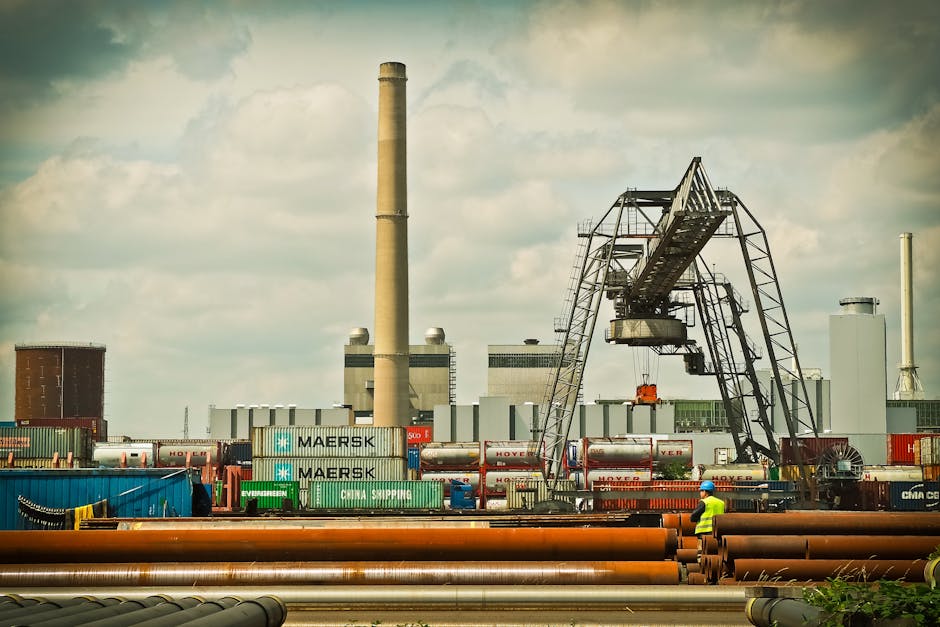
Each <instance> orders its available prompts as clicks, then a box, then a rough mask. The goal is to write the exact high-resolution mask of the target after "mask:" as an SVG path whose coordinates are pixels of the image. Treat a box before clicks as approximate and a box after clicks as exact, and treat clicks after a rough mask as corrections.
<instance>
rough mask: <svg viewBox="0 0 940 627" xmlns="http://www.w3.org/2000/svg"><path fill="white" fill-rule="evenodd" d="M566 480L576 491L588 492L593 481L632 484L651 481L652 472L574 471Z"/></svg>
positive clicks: (611, 469)
mask: <svg viewBox="0 0 940 627" xmlns="http://www.w3.org/2000/svg"><path fill="white" fill-rule="evenodd" d="M568 478H569V479H571V480H573V481H574V483H575V486H577V489H578V490H590V489H592V488H593V487H594V482H595V481H600V482H617V483H632V482H636V481H652V480H653V472H652V471H651V470H650V469H649V468H595V469H593V470H588V471H587V477H586V478H585V472H584V471H583V470H575V471H573V472H571V473H569V475H568Z"/></svg>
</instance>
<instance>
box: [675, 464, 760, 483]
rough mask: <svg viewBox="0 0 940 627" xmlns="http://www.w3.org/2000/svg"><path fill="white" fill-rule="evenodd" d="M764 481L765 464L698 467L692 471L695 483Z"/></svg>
mask: <svg viewBox="0 0 940 627" xmlns="http://www.w3.org/2000/svg"><path fill="white" fill-rule="evenodd" d="M705 479H710V480H711V481H764V480H766V479H767V467H766V466H764V465H763V464H716V465H714V466H706V465H702V464H700V465H698V466H695V467H694V468H693V469H692V480H693V481H704V480H705Z"/></svg>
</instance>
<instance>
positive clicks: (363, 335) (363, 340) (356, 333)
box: [349, 327, 369, 346]
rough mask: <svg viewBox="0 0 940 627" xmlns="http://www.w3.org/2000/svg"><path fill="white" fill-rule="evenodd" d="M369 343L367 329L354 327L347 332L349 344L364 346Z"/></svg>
mask: <svg viewBox="0 0 940 627" xmlns="http://www.w3.org/2000/svg"><path fill="white" fill-rule="evenodd" d="M368 343H369V329H367V328H365V327H356V328H354V329H352V330H351V331H350V332H349V345H350V346H364V345H366V344H368Z"/></svg>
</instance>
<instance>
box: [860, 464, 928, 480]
mask: <svg viewBox="0 0 940 627" xmlns="http://www.w3.org/2000/svg"><path fill="white" fill-rule="evenodd" d="M861 479H862V481H923V480H924V469H923V468H921V467H920V466H863V467H862V477H861Z"/></svg>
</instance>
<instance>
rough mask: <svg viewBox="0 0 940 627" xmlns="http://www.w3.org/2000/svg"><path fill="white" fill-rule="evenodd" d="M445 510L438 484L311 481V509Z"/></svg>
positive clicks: (434, 482)
mask: <svg viewBox="0 0 940 627" xmlns="http://www.w3.org/2000/svg"><path fill="white" fill-rule="evenodd" d="M443 507H444V488H443V485H442V484H441V483H440V482H439V481H311V482H310V483H309V484H308V486H307V508H308V509H345V510H348V509H353V510H355V509H361V510H403V509H409V510H410V509H421V510H424V509H431V510H439V509H443Z"/></svg>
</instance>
